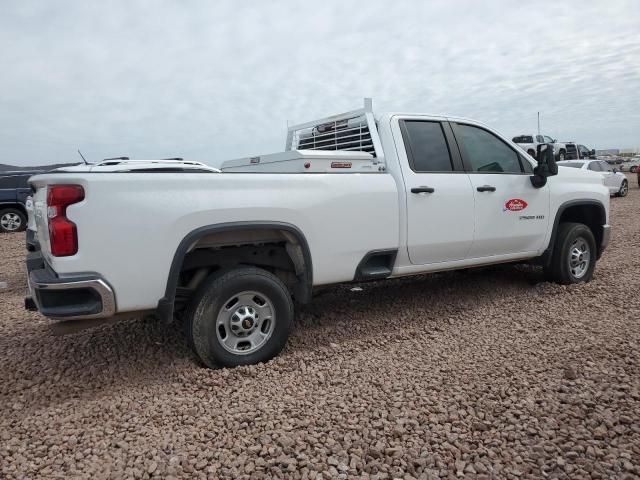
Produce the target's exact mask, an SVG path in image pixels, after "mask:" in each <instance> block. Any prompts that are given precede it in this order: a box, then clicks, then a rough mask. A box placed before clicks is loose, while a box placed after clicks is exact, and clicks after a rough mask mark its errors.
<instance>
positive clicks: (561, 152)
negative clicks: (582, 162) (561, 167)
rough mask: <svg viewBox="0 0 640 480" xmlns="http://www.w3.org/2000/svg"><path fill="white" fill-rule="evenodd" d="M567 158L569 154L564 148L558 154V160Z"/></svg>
mask: <svg viewBox="0 0 640 480" xmlns="http://www.w3.org/2000/svg"><path fill="white" fill-rule="evenodd" d="M566 158H567V155H566V153H565V151H564V150H560V153H559V154H558V161H559V162H562V161H563V160H565V159H566Z"/></svg>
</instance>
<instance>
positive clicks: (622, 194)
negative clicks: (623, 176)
mask: <svg viewBox="0 0 640 480" xmlns="http://www.w3.org/2000/svg"><path fill="white" fill-rule="evenodd" d="M627 193H629V182H627V181H626V180H623V181H622V185H620V190H618V193H616V196H617V197H626V196H627Z"/></svg>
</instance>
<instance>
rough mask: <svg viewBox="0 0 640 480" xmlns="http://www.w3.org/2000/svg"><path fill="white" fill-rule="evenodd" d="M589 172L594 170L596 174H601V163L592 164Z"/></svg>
mask: <svg viewBox="0 0 640 480" xmlns="http://www.w3.org/2000/svg"><path fill="white" fill-rule="evenodd" d="M587 168H589V170H593V171H594V172H601V171H602V168H600V163H599V162H591V163H590V164H589V167H587Z"/></svg>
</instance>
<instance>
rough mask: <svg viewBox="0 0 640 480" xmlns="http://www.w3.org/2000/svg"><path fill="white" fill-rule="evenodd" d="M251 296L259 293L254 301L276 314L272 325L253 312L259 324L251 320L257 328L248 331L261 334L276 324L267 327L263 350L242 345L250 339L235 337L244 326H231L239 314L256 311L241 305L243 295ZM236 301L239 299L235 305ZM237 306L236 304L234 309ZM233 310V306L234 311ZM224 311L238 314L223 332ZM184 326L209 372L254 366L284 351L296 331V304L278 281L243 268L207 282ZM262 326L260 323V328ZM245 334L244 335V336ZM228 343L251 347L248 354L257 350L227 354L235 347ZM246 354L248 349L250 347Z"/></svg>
mask: <svg viewBox="0 0 640 480" xmlns="http://www.w3.org/2000/svg"><path fill="white" fill-rule="evenodd" d="M248 292H250V293H251V294H253V293H256V294H257V295H256V296H255V297H254V299H255V300H253V301H254V302H256V301H263V302H265V304H264V305H267V310H268V311H272V314H271V317H272V318H271V319H270V320H268V319H269V317H266V318H264V319H259V318H258V317H259V314H258V313H257V311H256V309H253V310H252V311H253V315H254V316H255V317H256V318H255V319H253V320H248V321H249V323H252V322H253V325H252V326H251V327H247V328H253V330H252V331H253V332H256V330H261V331H262V330H263V328H264V326H265V324H266V323H267V322H273V324H271V323H269V324H268V325H267V328H268V332H269V333H268V335H269V336H267V337H266V338H265V339H264V340H262V339H261V340H260V341H262V342H264V343H261V344H259V348H257V347H258V346H254V345H253V344H252V342H251V341H249V340H243V338H246V339H248V338H249V336H250V335H248V334H247V336H245V337H241V336H238V335H236V334H235V333H234V332H232V331H231V329H232V328H238V327H240V328H245V323H244V320H243V321H242V322H236V323H235V324H233V325H231V323H230V322H232V320H231V319H233V318H236V320H237V319H238V316H237V315H236V314H237V313H238V311H241V312H244V313H246V312H247V311H248V310H247V309H246V308H245V309H244V310H242V309H243V307H249V309H251V305H246V306H245V305H244V303H245V302H244V301H242V302H241V301H240V300H238V298H239V297H240V295H244V296H246V295H247V294H248ZM236 295H238V298H235V299H234V297H235V296H236ZM265 299H266V300H265ZM234 300H236V303H233V304H232V302H233V301H234ZM227 302H228V303H227ZM229 305H232V306H231V307H229ZM264 305H260V304H259V303H255V304H254V305H253V307H256V308H257V309H261V308H264ZM225 307H226V312H232V311H235V313H233V314H231V313H227V314H226V315H228V316H229V318H230V320H228V322H227V323H226V324H225V325H221V326H218V325H217V322H218V317H219V315H223V316H224V315H225V313H224V312H223V309H224V308H225ZM265 316H266V315H265ZM185 321H186V322H188V327H187V329H186V330H187V332H186V333H187V336H188V342H189V343H190V344H191V346H192V348H193V350H194V352H195V354H196V355H197V356H198V358H199V359H200V360H201V361H202V362H203V363H204V364H205V365H206V366H207V367H209V368H216V367H218V366H222V367H236V366H238V365H251V364H255V363H261V362H266V361H267V360H270V359H272V358H273V357H275V356H276V355H278V353H280V352H281V351H282V349H283V348H284V346H285V344H286V343H287V338H289V333H290V332H291V328H292V326H293V301H292V299H291V295H290V293H289V291H288V290H287V287H286V286H285V285H284V283H282V281H281V280H280V279H279V278H278V277H276V276H275V275H273V274H271V273H269V272H267V271H266V270H263V269H261V268H255V267H238V268H236V269H233V270H227V271H223V272H219V273H214V274H212V275H210V276H209V277H208V278H207V279H206V280H205V281H204V282H202V285H201V286H200V287H199V288H198V290H197V292H196V293H195V295H194V296H193V298H192V300H191V303H190V305H189V307H188V309H187V312H186V317H185ZM234 321H235V320H234ZM258 321H260V322H261V324H260V325H258ZM219 327H220V328H219ZM244 333H246V332H244ZM240 334H241V335H242V334H243V332H240ZM227 338H228V339H229V342H230V343H236V344H237V345H240V344H241V343H244V344H247V343H248V344H249V345H250V347H249V348H248V350H251V349H252V348H256V349H255V350H254V351H250V353H241V352H240V351H238V349H237V348H236V351H230V350H229V349H228V348H231V347H229V346H225V343H224V339H227ZM242 348H246V345H245V346H243V347H242Z"/></svg>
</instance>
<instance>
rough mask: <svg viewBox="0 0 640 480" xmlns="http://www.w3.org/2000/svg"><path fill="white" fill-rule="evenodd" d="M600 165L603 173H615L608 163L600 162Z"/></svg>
mask: <svg viewBox="0 0 640 480" xmlns="http://www.w3.org/2000/svg"><path fill="white" fill-rule="evenodd" d="M598 163H599V164H600V170H602V171H603V172H613V169H612V168H611V165H609V164H608V163H607V162H603V161H600V162H598Z"/></svg>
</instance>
